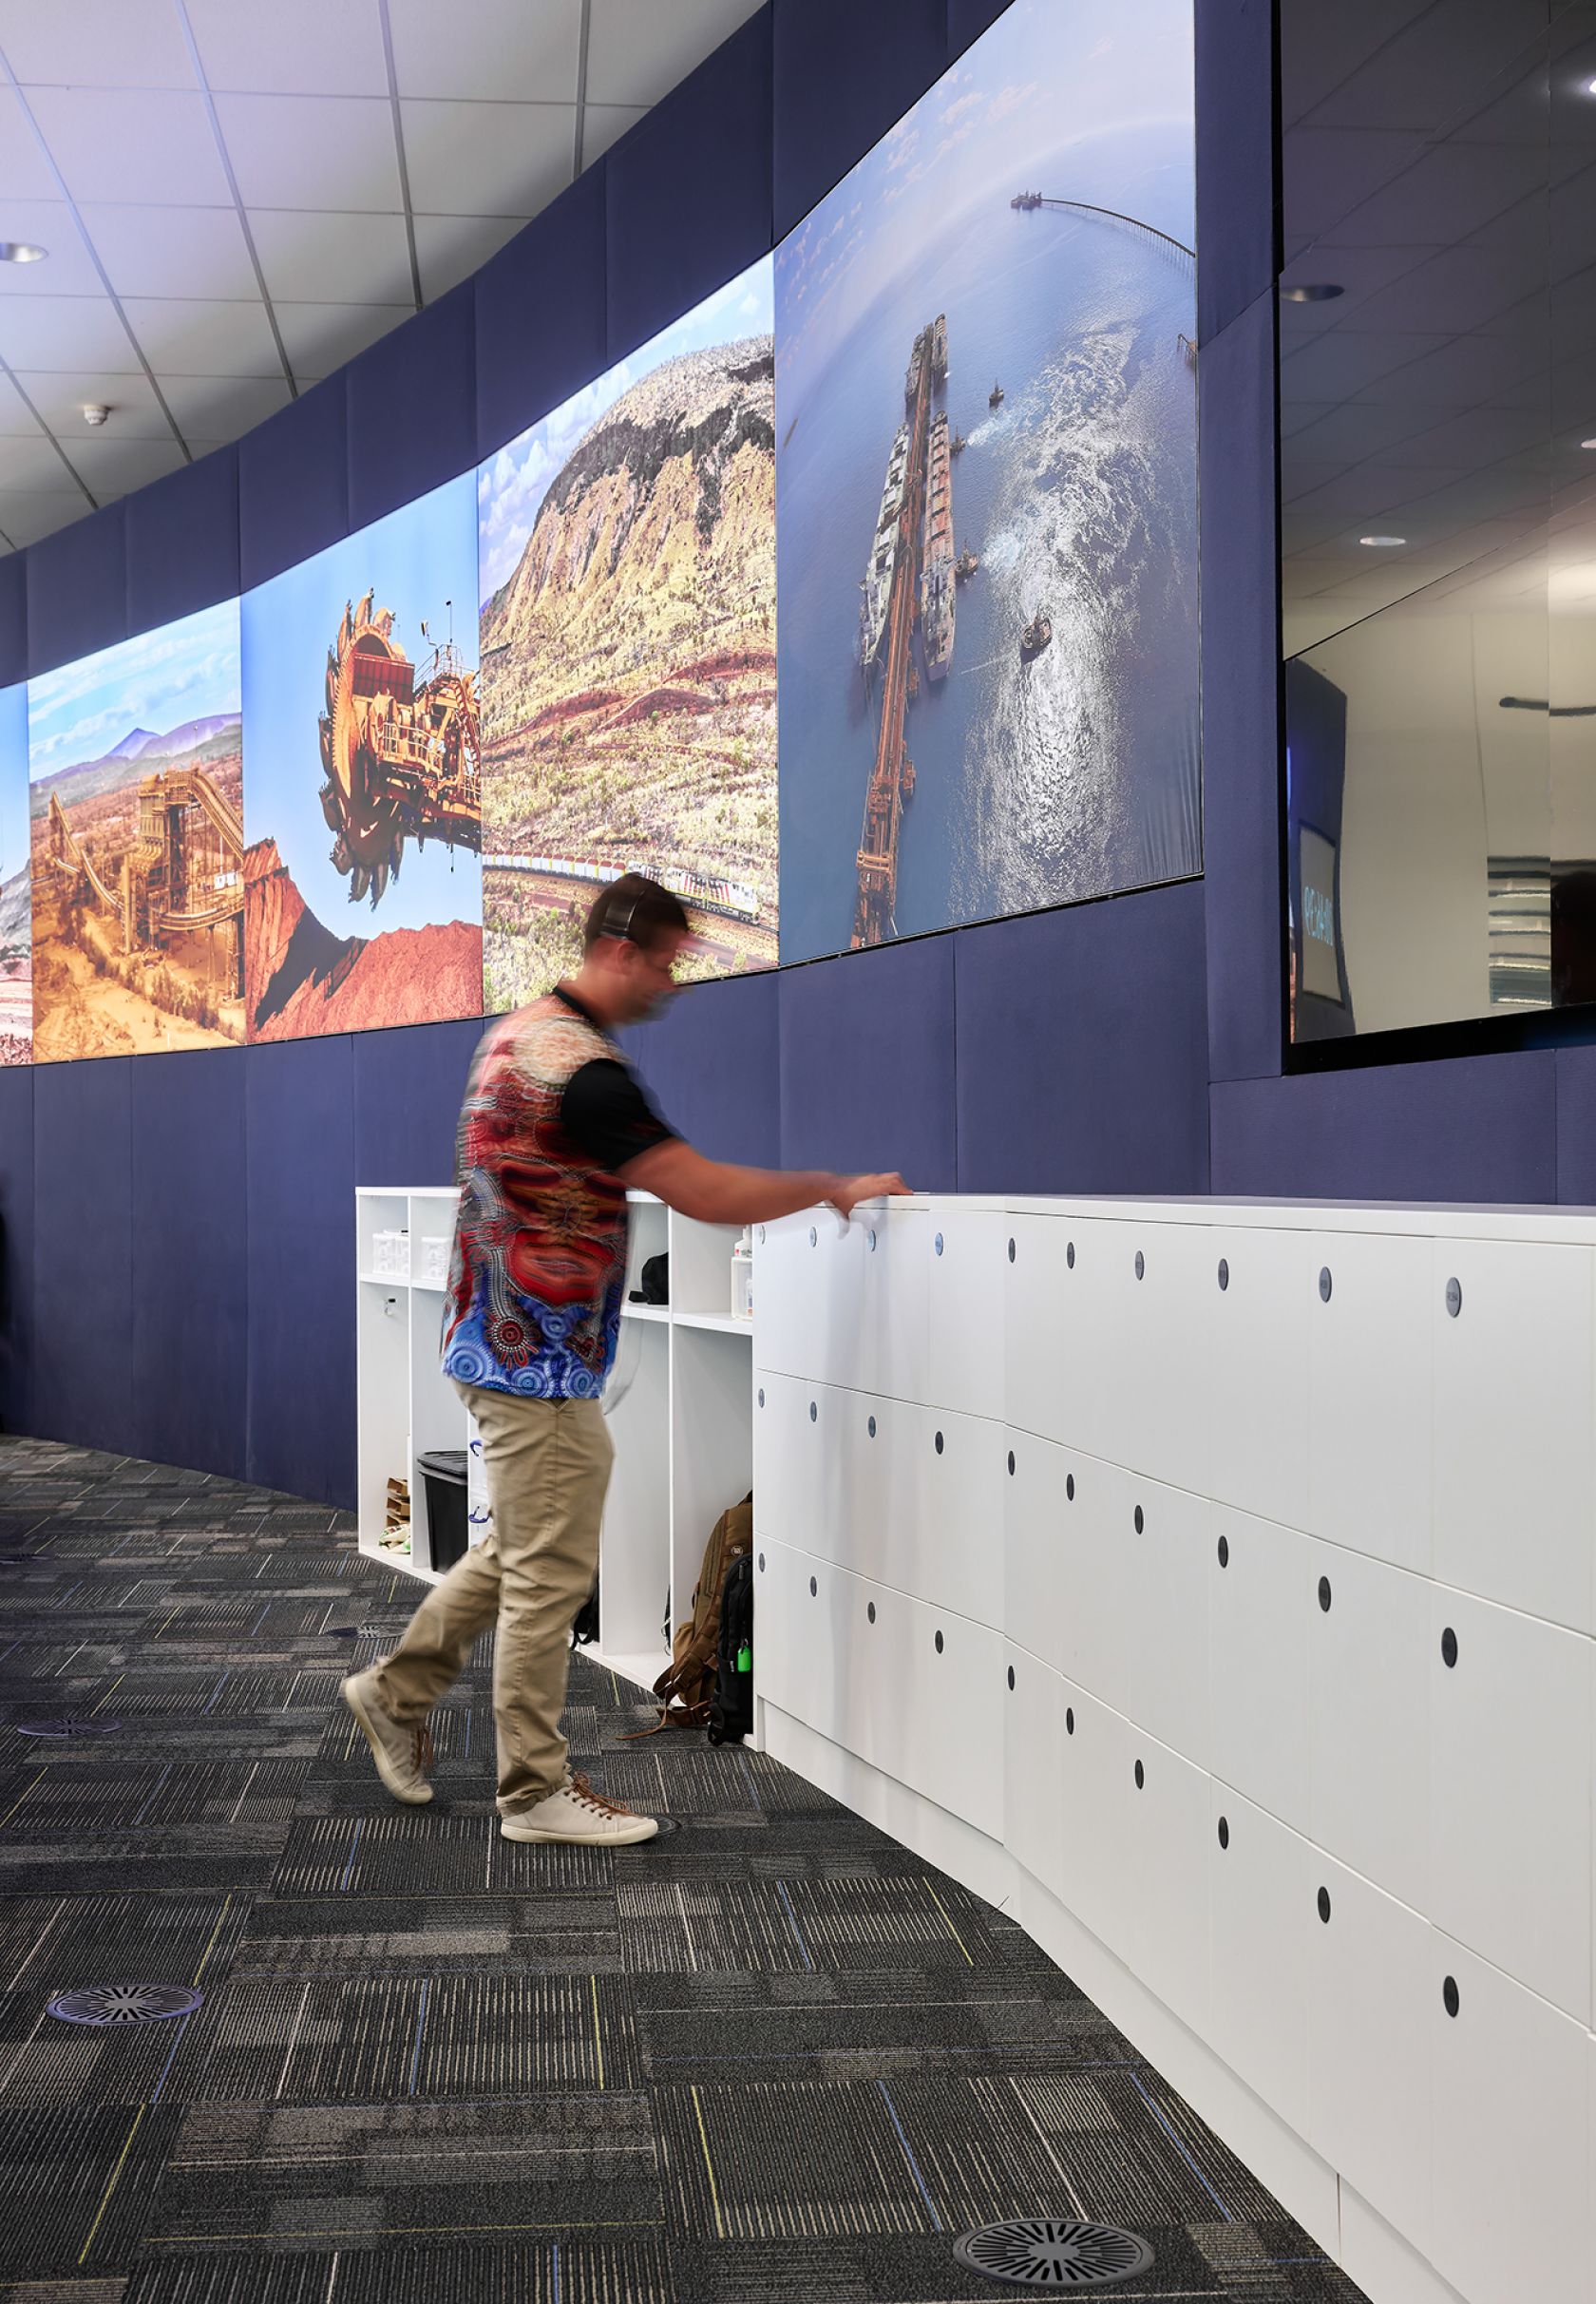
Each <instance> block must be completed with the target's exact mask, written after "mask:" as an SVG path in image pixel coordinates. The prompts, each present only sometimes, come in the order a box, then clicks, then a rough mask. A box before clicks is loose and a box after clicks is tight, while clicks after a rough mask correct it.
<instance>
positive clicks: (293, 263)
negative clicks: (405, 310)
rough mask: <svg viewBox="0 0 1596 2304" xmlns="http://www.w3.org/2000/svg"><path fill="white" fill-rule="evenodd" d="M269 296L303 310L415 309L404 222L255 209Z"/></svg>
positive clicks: (344, 214)
mask: <svg viewBox="0 0 1596 2304" xmlns="http://www.w3.org/2000/svg"><path fill="white" fill-rule="evenodd" d="M250 230H251V232H252V233H253V234H254V235H255V245H256V248H257V251H258V253H259V257H260V269H261V271H262V272H263V273H264V274H265V275H266V293H267V295H269V296H270V297H271V298H272V301H273V302H274V304H275V303H276V302H277V301H278V300H279V298H287V299H288V300H289V301H291V302H295V303H301V304H306V303H309V304H352V303H362V304H403V303H406V302H409V303H412V304H413V302H414V300H415V299H414V296H413V295H412V293H411V286H410V249H409V240H408V239H407V238H406V237H405V219H404V218H403V217H402V216H370V215H366V216H361V215H350V214H348V213H347V212H338V211H333V212H330V211H328V210H326V209H323V210H321V211H319V212H318V213H317V214H316V215H314V216H312V215H309V214H308V213H307V212H306V211H305V210H304V209H303V208H252V209H251V211H250Z"/></svg>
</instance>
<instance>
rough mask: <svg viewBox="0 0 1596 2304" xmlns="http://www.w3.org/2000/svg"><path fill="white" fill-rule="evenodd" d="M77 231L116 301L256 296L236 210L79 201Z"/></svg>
mask: <svg viewBox="0 0 1596 2304" xmlns="http://www.w3.org/2000/svg"><path fill="white" fill-rule="evenodd" d="M81 214H82V216H83V219H84V225H85V229H86V231H87V233H88V236H89V238H90V239H91V240H92V241H93V242H94V247H95V253H96V254H97V255H98V257H99V258H100V261H101V263H102V264H104V267H105V273H106V276H107V277H108V278H109V280H110V283H111V286H112V287H113V288H114V289H115V291H116V293H117V295H119V296H218V297H221V298H223V299H232V298H237V297H240V296H241V297H245V298H249V297H252V296H257V295H259V293H260V291H259V289H258V287H257V284H256V277H255V267H254V265H253V264H252V263H251V262H250V257H249V247H248V244H247V242H246V241H245V238H244V233H243V227H242V225H241V224H240V223H239V221H238V212H237V209H236V208H144V207H138V206H134V205H132V204H128V205H126V206H123V205H121V204H120V203H109V204H104V205H102V204H100V203H98V202H95V203H85V206H84V208H83V209H82V211H81Z"/></svg>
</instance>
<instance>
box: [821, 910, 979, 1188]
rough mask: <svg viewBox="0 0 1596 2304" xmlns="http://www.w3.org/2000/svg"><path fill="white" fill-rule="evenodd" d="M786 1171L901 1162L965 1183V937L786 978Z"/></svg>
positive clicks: (938, 1184)
mask: <svg viewBox="0 0 1596 2304" xmlns="http://www.w3.org/2000/svg"><path fill="white" fill-rule="evenodd" d="M776 982H777V994H776V1008H777V1015H778V1018H779V1019H780V1027H781V1118H782V1130H781V1148H782V1166H783V1167H784V1168H829V1169H840V1170H846V1171H853V1170H859V1169H897V1170H898V1171H900V1172H901V1174H902V1177H903V1179H904V1181H905V1182H906V1183H908V1184H910V1185H912V1186H913V1187H914V1189H915V1190H917V1191H922V1192H930V1191H935V1192H951V1191H956V1190H958V1188H959V1152H958V1129H957V1124H956V1119H955V1107H954V939H953V938H952V937H951V936H927V937H923V938H921V939H920V940H919V941H918V942H916V943H903V944H883V945H881V946H879V947H878V948H877V949H875V950H874V951H868V952H849V953H845V954H844V955H843V956H842V958H840V959H837V960H821V961H814V962H810V963H809V965H808V966H807V967H802V968H788V969H787V970H786V971H785V972H784V973H783V974H782V975H781V976H780V977H778V978H777V980H776Z"/></svg>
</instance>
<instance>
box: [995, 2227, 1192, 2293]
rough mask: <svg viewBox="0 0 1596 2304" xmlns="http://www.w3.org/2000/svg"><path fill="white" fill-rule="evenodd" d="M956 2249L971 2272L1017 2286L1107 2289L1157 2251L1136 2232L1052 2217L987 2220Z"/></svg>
mask: <svg viewBox="0 0 1596 2304" xmlns="http://www.w3.org/2000/svg"><path fill="white" fill-rule="evenodd" d="M953 2253H954V2255H955V2256H956V2257H957V2258H958V2259H959V2263H960V2264H962V2265H964V2267H965V2268H966V2270H968V2271H970V2272H980V2273H984V2274H985V2275H986V2277H987V2278H988V2279H989V2280H1004V2281H1007V2282H1008V2283H1009V2284H1010V2285H1011V2286H1012V2287H1015V2288H1049V2289H1054V2290H1057V2289H1063V2288H1108V2287H1110V2286H1112V2283H1113V2282H1114V2281H1116V2280H1129V2279H1131V2278H1132V2277H1133V2276H1134V2275H1136V2274H1137V2273H1138V2272H1146V2271H1147V2269H1148V2267H1149V2266H1150V2264H1151V2262H1152V2250H1151V2249H1150V2247H1149V2246H1148V2244H1147V2242H1146V2240H1144V2239H1139V2238H1138V2237H1136V2235H1135V2233H1133V2232H1121V2231H1120V2230H1119V2228H1118V2226H1117V2225H1114V2224H1083V2223H1079V2222H1076V2221H1075V2220H1074V2219H1073V2218H1054V2217H1047V2216H1020V2217H1013V2218H1010V2220H1009V2221H1008V2222H1007V2223H1005V2224H984V2225H982V2226H981V2228H980V2230H979V2231H978V2232H967V2233H965V2235H964V2237H963V2238H962V2239H959V2240H956V2241H955V2242H954V2249H953Z"/></svg>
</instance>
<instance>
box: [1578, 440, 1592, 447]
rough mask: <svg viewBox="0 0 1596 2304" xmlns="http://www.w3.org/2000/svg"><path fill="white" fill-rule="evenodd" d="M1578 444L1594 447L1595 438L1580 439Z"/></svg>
mask: <svg viewBox="0 0 1596 2304" xmlns="http://www.w3.org/2000/svg"><path fill="white" fill-rule="evenodd" d="M1580 446H1581V447H1582V448H1596V440H1582V441H1581V442H1580Z"/></svg>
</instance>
